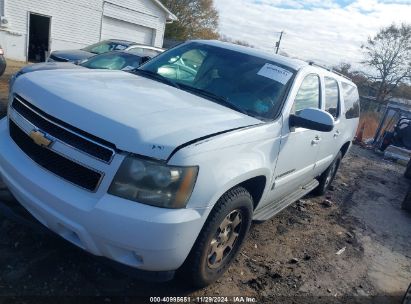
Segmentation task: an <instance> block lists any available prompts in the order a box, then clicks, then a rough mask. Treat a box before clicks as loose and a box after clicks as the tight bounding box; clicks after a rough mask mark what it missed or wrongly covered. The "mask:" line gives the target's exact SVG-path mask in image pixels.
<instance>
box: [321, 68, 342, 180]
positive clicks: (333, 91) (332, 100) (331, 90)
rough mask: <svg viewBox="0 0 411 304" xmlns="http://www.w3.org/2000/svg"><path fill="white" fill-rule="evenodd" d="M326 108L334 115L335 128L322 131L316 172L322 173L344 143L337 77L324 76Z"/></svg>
mask: <svg viewBox="0 0 411 304" xmlns="http://www.w3.org/2000/svg"><path fill="white" fill-rule="evenodd" d="M324 92H325V94H324V96H325V98H324V110H325V111H327V112H328V113H330V114H331V115H332V116H333V117H334V129H333V130H332V131H331V132H321V138H322V142H321V145H320V149H319V151H318V157H317V162H316V166H315V169H314V173H315V174H316V175H320V174H321V173H323V172H324V171H325V170H326V169H327V168H328V166H329V165H330V164H331V163H332V161H333V160H334V158H335V156H336V155H337V153H338V151H339V150H340V148H341V147H342V145H343V142H341V140H342V138H343V136H341V135H342V132H343V131H342V129H343V128H342V122H341V119H340V118H341V104H340V88H339V86H338V82H337V80H336V79H334V78H332V77H329V76H325V77H324Z"/></svg>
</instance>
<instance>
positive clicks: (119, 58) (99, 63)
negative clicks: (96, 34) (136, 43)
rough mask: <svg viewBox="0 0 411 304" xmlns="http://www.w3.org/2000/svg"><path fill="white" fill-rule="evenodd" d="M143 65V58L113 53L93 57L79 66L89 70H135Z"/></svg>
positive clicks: (123, 53)
mask: <svg viewBox="0 0 411 304" xmlns="http://www.w3.org/2000/svg"><path fill="white" fill-rule="evenodd" d="M140 64H141V57H140V56H137V55H133V54H129V53H125V52H112V53H106V54H102V55H97V56H94V57H91V58H89V59H87V60H86V61H84V62H83V63H80V64H79V65H81V66H83V67H85V68H88V69H107V70H124V71H129V70H134V69H136V68H138V67H139V66H140Z"/></svg>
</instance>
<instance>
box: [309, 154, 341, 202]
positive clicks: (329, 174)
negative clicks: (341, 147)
mask: <svg viewBox="0 0 411 304" xmlns="http://www.w3.org/2000/svg"><path fill="white" fill-rule="evenodd" d="M341 159H342V153H341V151H339V152H338V154H337V156H336V157H335V158H334V160H333V162H332V163H331V165H330V166H329V167H328V168H327V170H325V171H324V173H323V174H321V175H320V178H319V179H318V181H319V182H320V184H319V185H318V187H317V188H316V189H315V190H314V192H315V194H317V195H324V194H325V192H327V190H328V188H329V187H330V185H331V183H332V182H333V180H334V178H335V175H336V174H337V171H338V168H339V167H340V163H341Z"/></svg>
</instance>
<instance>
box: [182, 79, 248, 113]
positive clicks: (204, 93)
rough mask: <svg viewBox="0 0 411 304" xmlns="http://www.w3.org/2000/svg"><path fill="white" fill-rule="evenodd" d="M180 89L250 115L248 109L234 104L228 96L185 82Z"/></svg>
mask: <svg viewBox="0 0 411 304" xmlns="http://www.w3.org/2000/svg"><path fill="white" fill-rule="evenodd" d="M180 89H182V90H184V91H189V92H191V93H194V94H197V95H200V96H202V97H206V98H207V99H211V100H212V101H214V102H216V103H218V104H220V105H223V106H226V107H227V108H230V109H232V110H234V111H237V112H240V113H243V114H246V115H250V113H249V112H248V111H247V110H244V109H242V108H240V107H237V106H236V105H234V104H232V103H231V102H229V101H228V99H227V98H226V97H223V96H219V95H216V94H214V93H211V92H209V91H206V90H203V89H199V88H195V87H192V86H189V85H185V84H182V83H181V84H180Z"/></svg>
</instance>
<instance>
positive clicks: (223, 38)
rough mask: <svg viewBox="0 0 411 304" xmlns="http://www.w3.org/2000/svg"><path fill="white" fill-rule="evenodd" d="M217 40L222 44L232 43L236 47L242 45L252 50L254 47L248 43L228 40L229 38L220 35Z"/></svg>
mask: <svg viewBox="0 0 411 304" xmlns="http://www.w3.org/2000/svg"><path fill="white" fill-rule="evenodd" d="M219 39H220V40H221V41H224V42H229V43H234V44H238V45H242V46H247V47H250V48H254V45H252V44H250V43H248V42H247V41H244V40H235V39H233V38H230V37H228V36H226V35H221V36H220V37H219Z"/></svg>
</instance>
